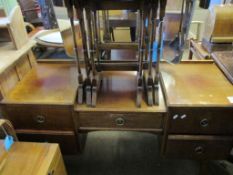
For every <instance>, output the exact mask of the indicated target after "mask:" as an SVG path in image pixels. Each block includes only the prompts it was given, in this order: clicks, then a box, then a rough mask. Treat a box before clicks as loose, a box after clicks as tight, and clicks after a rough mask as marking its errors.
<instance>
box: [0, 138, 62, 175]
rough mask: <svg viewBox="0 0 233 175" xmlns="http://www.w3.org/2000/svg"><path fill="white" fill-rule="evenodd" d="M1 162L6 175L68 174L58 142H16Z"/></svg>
mask: <svg viewBox="0 0 233 175" xmlns="http://www.w3.org/2000/svg"><path fill="white" fill-rule="evenodd" d="M2 144H3V143H1V146H0V148H1V152H2V151H3V150H4V148H3V146H2ZM0 164H1V174H4V175H12V174H17V175H28V174H34V175H67V172H66V168H65V165H64V162H63V158H62V155H61V152H60V149H59V146H58V144H48V143H29V142H15V143H14V144H13V145H12V146H11V148H10V150H9V151H8V152H7V153H5V156H4V159H3V160H1V161H0Z"/></svg>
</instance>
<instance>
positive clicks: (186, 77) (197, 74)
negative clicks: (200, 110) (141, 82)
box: [161, 62, 233, 107]
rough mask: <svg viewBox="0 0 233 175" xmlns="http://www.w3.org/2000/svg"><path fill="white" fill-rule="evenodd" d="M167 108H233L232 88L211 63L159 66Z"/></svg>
mask: <svg viewBox="0 0 233 175" xmlns="http://www.w3.org/2000/svg"><path fill="white" fill-rule="evenodd" d="M161 75H162V84H163V86H164V91H165V94H166V99H167V103H168V106H198V107H200V106H201V107H205V106H212V107H214V106H216V107H218V106H220V107H222V106H224V107H233V103H231V102H230V101H229V99H228V97H233V86H232V84H231V83H230V82H229V81H228V80H227V79H226V77H225V76H224V74H223V73H222V72H221V71H220V70H219V68H218V67H217V65H215V64H214V63H211V62H210V63H203V62H196V63H194V62H193V63H192V62H190V63H188V62H187V63H181V64H177V65H170V64H166V63H164V64H161Z"/></svg>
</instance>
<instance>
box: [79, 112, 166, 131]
mask: <svg viewBox="0 0 233 175" xmlns="http://www.w3.org/2000/svg"><path fill="white" fill-rule="evenodd" d="M163 118H164V117H163V114H162V113H116V112H79V113H78V123H79V127H80V129H83V128H85V129H88V128H90V129H91V128H97V129H98V128H102V129H104V128H107V129H108V128H109V129H111V128H112V129H119V130H120V129H122V130H135V129H137V130H151V131H162V129H163Z"/></svg>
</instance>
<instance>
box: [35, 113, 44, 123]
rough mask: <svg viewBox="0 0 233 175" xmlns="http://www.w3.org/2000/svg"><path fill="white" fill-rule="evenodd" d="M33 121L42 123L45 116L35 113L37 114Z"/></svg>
mask: <svg viewBox="0 0 233 175" xmlns="http://www.w3.org/2000/svg"><path fill="white" fill-rule="evenodd" d="M35 121H36V122H37V123H39V124H42V123H44V122H45V117H44V116H43V115H37V116H36V117H35Z"/></svg>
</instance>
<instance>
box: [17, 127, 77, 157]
mask: <svg viewBox="0 0 233 175" xmlns="http://www.w3.org/2000/svg"><path fill="white" fill-rule="evenodd" d="M16 133H17V136H18V138H19V141H27V142H48V143H58V144H59V146H60V148H61V152H62V153H63V154H75V153H77V151H78V144H77V138H76V136H75V134H74V132H72V131H64V132H60V131H50V132H49V131H43V132H36V131H35V132H33V131H27V130H23V131H21V130H16Z"/></svg>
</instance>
